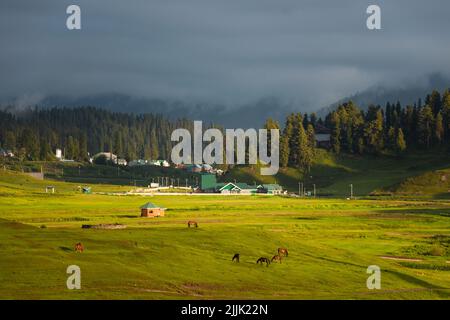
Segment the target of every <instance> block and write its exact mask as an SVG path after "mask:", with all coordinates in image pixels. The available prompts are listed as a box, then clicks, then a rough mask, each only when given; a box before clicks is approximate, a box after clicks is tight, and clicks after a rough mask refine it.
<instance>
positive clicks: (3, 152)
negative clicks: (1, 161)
mask: <svg viewBox="0 0 450 320" xmlns="http://www.w3.org/2000/svg"><path fill="white" fill-rule="evenodd" d="M0 157H5V158H6V157H8V158H13V157H14V153H13V152H12V151H11V150H5V149H2V148H0Z"/></svg>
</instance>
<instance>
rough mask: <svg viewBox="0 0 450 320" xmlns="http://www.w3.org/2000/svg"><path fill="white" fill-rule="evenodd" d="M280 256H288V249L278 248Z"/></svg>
mask: <svg viewBox="0 0 450 320" xmlns="http://www.w3.org/2000/svg"><path fill="white" fill-rule="evenodd" d="M278 255H279V256H285V257H287V256H288V250H287V249H286V248H278Z"/></svg>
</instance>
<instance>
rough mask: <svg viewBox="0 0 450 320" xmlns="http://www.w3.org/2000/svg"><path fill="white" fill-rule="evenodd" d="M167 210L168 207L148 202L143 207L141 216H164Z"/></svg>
mask: <svg viewBox="0 0 450 320" xmlns="http://www.w3.org/2000/svg"><path fill="white" fill-rule="evenodd" d="M165 210H166V208H161V207H158V206H156V205H154V204H153V203H151V202H147V203H146V204H144V205H143V206H142V207H141V217H148V218H153V217H164V211H165Z"/></svg>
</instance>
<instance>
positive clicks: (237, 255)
mask: <svg viewBox="0 0 450 320" xmlns="http://www.w3.org/2000/svg"><path fill="white" fill-rule="evenodd" d="M234 260H236V262H239V253H235V254H234V256H233V259H231V261H234Z"/></svg>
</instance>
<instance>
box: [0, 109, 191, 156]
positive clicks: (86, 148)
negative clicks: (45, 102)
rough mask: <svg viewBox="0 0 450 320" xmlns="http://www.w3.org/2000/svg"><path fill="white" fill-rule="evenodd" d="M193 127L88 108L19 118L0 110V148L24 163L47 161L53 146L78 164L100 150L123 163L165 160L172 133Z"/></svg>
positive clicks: (39, 112)
mask: <svg viewBox="0 0 450 320" xmlns="http://www.w3.org/2000/svg"><path fill="white" fill-rule="evenodd" d="M191 123H192V122H191V121H188V120H177V121H169V120H167V119H166V118H164V117H163V116H161V115H153V114H143V115H134V114H126V113H113V112H110V111H106V110H101V109H97V108H92V107H86V108H75V109H71V108H53V109H35V110H30V111H27V112H25V113H23V114H20V115H14V114H11V113H8V112H4V111H3V112H2V111H0V146H1V147H3V148H4V149H8V150H12V151H14V152H15V153H16V154H17V156H18V157H19V158H21V159H28V160H51V159H53V158H54V155H53V154H54V152H55V149H56V148H62V149H65V156H66V158H68V159H76V160H86V159H87V155H88V152H89V153H90V154H91V155H92V154H94V153H97V152H100V151H112V152H114V153H115V154H117V155H118V156H119V157H124V158H127V159H136V158H146V159H158V158H167V157H168V156H169V155H170V150H171V142H170V135H171V133H172V131H173V130H174V129H175V128H179V127H185V128H190V127H191V126H192V125H191Z"/></svg>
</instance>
